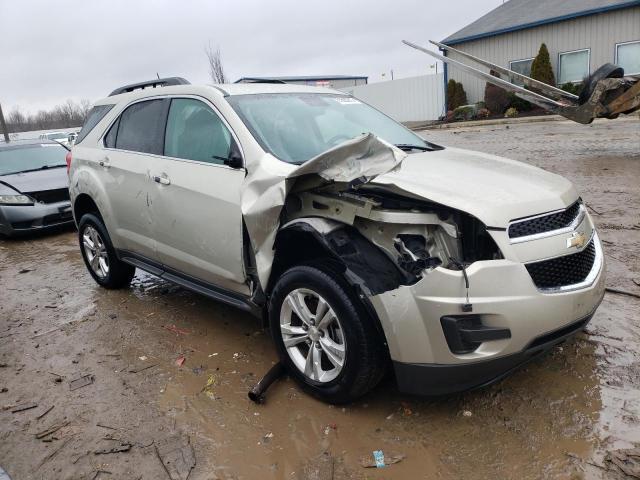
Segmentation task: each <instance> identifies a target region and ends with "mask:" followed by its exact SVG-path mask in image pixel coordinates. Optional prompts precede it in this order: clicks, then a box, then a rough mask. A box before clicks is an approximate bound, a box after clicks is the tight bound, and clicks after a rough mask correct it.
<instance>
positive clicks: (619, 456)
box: [604, 448, 640, 479]
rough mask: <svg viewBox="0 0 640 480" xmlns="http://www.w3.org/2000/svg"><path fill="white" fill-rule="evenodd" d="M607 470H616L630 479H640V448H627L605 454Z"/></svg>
mask: <svg viewBox="0 0 640 480" xmlns="http://www.w3.org/2000/svg"><path fill="white" fill-rule="evenodd" d="M604 464H605V465H606V466H607V468H609V469H611V470H614V471H617V470H618V469H619V470H620V471H621V472H622V473H624V474H625V475H627V476H628V477H631V478H638V479H640V448H627V449H621V450H614V451H611V452H609V453H607V456H606V457H605V459H604Z"/></svg>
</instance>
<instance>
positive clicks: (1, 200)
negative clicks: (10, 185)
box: [0, 195, 33, 205]
mask: <svg viewBox="0 0 640 480" xmlns="http://www.w3.org/2000/svg"><path fill="white" fill-rule="evenodd" d="M0 205H33V200H31V199H30V198H29V197H27V196H26V195H0Z"/></svg>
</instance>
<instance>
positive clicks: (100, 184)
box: [69, 78, 604, 403]
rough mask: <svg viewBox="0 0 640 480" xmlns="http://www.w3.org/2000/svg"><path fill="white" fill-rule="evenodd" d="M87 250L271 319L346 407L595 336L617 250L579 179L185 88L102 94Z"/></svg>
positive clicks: (85, 186) (373, 121) (79, 203)
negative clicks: (608, 253)
mask: <svg viewBox="0 0 640 480" xmlns="http://www.w3.org/2000/svg"><path fill="white" fill-rule="evenodd" d="M69 161H70V172H69V175H70V182H69V183H70V193H71V199H72V205H73V213H74V216H75V220H76V222H77V225H78V230H79V240H80V248H81V251H82V255H83V257H84V260H85V263H86V265H87V268H88V270H89V272H90V273H91V275H92V276H93V278H94V279H95V280H96V282H98V283H99V284H100V285H102V286H104V287H106V288H120V287H124V286H126V285H128V284H129V282H130V281H131V279H132V277H133V275H134V271H135V269H136V268H140V269H142V270H145V271H147V272H150V273H152V274H154V275H158V276H160V277H162V278H164V279H167V280H169V281H171V282H175V283H177V284H179V285H182V286H184V287H186V288H189V289H192V290H195V291H197V292H200V293H202V294H204V295H207V296H209V297H212V298H215V299H217V300H219V301H222V302H225V303H228V304H231V305H234V306H236V307H238V308H240V309H244V310H246V311H248V312H251V313H253V314H255V315H256V316H258V317H260V318H263V319H264V320H265V322H267V323H268V325H269V327H270V329H271V332H272V335H273V339H274V342H275V346H276V348H277V350H278V353H279V356H280V359H281V361H282V362H283V363H284V364H285V365H286V367H287V369H288V372H289V373H290V375H291V376H293V377H294V378H295V379H296V380H297V381H299V382H300V384H301V385H302V386H303V387H304V388H305V389H306V390H308V391H309V392H311V393H312V394H314V395H316V396H318V397H320V398H321V399H323V400H325V401H328V402H333V403H342V402H349V401H351V400H353V399H355V398H357V397H359V396H361V395H363V394H364V393H366V392H367V391H369V390H370V389H372V388H373V387H374V386H375V385H376V384H377V383H378V382H379V381H380V379H381V378H382V377H383V375H384V373H385V371H386V370H387V369H388V367H389V366H393V371H394V372H395V378H396V380H397V383H398V386H399V388H400V390H402V391H405V392H410V393H415V394H421V395H439V394H445V393H452V392H458V391H462V390H466V389H470V388H475V387H479V386H482V385H485V384H487V383H490V382H492V381H495V380H497V379H499V378H501V377H503V376H504V375H506V374H507V373H508V372H510V371H512V370H513V369H514V368H516V367H518V366H519V365H522V364H523V363H525V362H527V361H529V360H531V359H532V358H534V357H536V356H537V355H539V354H541V353H543V352H545V351H547V350H549V348H551V347H552V346H553V345H555V344H557V343H559V342H561V341H563V340H565V339H566V338H567V337H568V336H570V335H572V334H573V333H575V332H578V331H579V330H581V329H582V328H583V327H584V326H585V325H586V324H587V322H588V321H589V319H590V318H591V316H592V315H593V313H594V310H595V309H596V307H597V306H598V304H599V303H600V301H601V299H602V296H603V293H604V257H603V254H602V246H601V243H600V240H599V239H598V234H597V233H596V230H595V228H594V226H593V223H592V220H591V218H590V216H589V214H588V212H587V211H586V209H585V207H584V205H583V204H582V202H581V200H580V198H579V196H578V194H577V193H576V191H575V189H574V188H573V186H572V185H571V183H570V182H569V181H567V180H565V179H564V178H562V177H559V176H557V175H554V174H552V173H549V172H546V171H543V170H540V169H538V168H534V167H531V166H528V165H525V164H522V163H518V162H515V161H512V160H507V159H504V158H499V157H495V156H492V155H486V154H482V153H475V152H469V151H464V150H460V149H456V148H443V147H440V146H437V145H434V144H432V143H429V142H427V141H425V140H423V139H421V138H420V137H418V136H417V135H415V134H414V133H412V132H411V131H409V130H407V129H405V128H404V127H403V126H402V125H400V124H398V123H396V122H395V121H393V120H391V119H390V118H388V117H386V116H385V115H383V114H382V113H380V112H378V111H377V110H375V109H373V108H371V107H370V106H368V105H366V104H364V103H362V102H360V101H359V100H357V99H355V98H353V97H351V96H349V95H346V94H344V93H341V92H338V91H334V90H329V89H323V88H315V87H306V86H295V85H278V84H270V83H255V84H233V85H218V86H192V85H189V84H188V82H186V81H185V80H184V79H180V78H170V79H161V80H155V81H152V82H146V83H141V84H136V85H129V86H126V87H122V88H119V89H117V90H116V91H114V92H113V93H112V94H111V95H110V96H109V97H107V98H105V99H104V100H101V101H99V102H98V103H97V104H96V105H95V107H94V108H93V110H92V111H91V113H90V115H89V118H88V120H87V123H86V125H85V126H84V128H83V130H82V132H81V133H80V135H79V137H78V140H77V141H76V144H75V146H74V147H73V150H72V155H71V156H70V158H69Z"/></svg>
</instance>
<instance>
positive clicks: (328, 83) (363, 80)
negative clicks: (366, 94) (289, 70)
mask: <svg viewBox="0 0 640 480" xmlns="http://www.w3.org/2000/svg"><path fill="white" fill-rule="evenodd" d="M368 78H369V77H363V76H357V75H324V76H293V77H242V78H240V79H238V80H237V81H236V82H235V83H251V82H258V81H260V82H263V81H273V82H284V83H293V84H295V85H310V86H312V87H328V88H346V87H355V86H358V85H366V84H367V80H368Z"/></svg>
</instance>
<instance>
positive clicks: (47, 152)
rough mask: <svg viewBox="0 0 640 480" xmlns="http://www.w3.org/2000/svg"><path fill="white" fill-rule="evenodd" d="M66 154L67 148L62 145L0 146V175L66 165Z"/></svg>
mask: <svg viewBox="0 0 640 480" xmlns="http://www.w3.org/2000/svg"><path fill="white" fill-rule="evenodd" d="M66 155H67V150H66V149H65V148H64V147H62V146H60V145H53V144H49V145H48V144H42V145H30V146H28V147H18V148H16V147H13V148H12V147H9V148H0V175H9V174H11V173H18V172H24V171H29V170H41V169H45V168H55V167H66V166H67V162H66V161H65V156H66Z"/></svg>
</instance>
